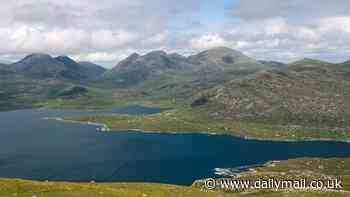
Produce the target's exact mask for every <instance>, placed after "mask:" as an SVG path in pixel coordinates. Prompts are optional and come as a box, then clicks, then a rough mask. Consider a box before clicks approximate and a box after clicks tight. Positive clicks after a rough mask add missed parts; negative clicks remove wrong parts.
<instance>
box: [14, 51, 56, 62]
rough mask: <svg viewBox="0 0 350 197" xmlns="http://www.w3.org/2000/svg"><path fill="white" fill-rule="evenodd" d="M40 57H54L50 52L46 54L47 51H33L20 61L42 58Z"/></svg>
mask: <svg viewBox="0 0 350 197" xmlns="http://www.w3.org/2000/svg"><path fill="white" fill-rule="evenodd" d="M40 59H52V57H51V56H50V55H49V54H45V53H32V54H29V55H27V56H25V57H24V58H23V59H22V60H20V61H30V60H40Z"/></svg>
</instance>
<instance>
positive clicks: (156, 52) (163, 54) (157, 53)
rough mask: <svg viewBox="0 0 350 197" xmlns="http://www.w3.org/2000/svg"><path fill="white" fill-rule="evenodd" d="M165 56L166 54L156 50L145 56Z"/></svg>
mask: <svg viewBox="0 0 350 197" xmlns="http://www.w3.org/2000/svg"><path fill="white" fill-rule="evenodd" d="M166 55H167V53H166V52H165V51H162V50H158V51H151V52H149V53H147V54H146V55H145V56H166Z"/></svg>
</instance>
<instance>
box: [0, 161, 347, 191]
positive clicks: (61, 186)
mask: <svg viewBox="0 0 350 197" xmlns="http://www.w3.org/2000/svg"><path fill="white" fill-rule="evenodd" d="M349 175H350V159H348V158H347V159H316V158H313V159H310V158H304V159H293V160H286V161H281V162H274V163H271V164H269V165H266V166H263V167H259V168H256V169H252V170H250V171H248V172H243V173H240V174H239V176H238V179H241V180H257V179H259V178H263V179H266V178H275V179H276V180H278V179H283V180H286V179H292V180H293V179H296V180H299V179H300V178H307V179H308V180H310V179H312V180H314V179H315V180H318V179H320V180H328V179H333V178H337V179H339V180H341V182H342V186H343V188H342V189H341V190H328V191H325V190H322V191H321V190H293V189H291V190H279V191H272V190H252V189H251V190H246V191H240V192H234V191H220V190H215V191H211V190H210V191H209V190H207V189H205V188H204V187H203V184H202V182H200V181H196V182H195V183H194V184H193V185H192V186H190V187H186V186H176V185H164V184H149V183H67V182H37V181H26V180H18V179H0V196H21V197H33V196H38V197H41V196H43V197H96V196H101V197H114V196H116V197H117V196H118V197H120V196H122V197H185V196H188V197H197V196H198V197H241V196H248V197H252V196H256V197H280V196H288V197H299V196H304V197H319V196H321V197H330V196H331V197H335V196H337V197H338V196H339V197H346V196H349V195H350V192H349V191H350V177H349Z"/></svg>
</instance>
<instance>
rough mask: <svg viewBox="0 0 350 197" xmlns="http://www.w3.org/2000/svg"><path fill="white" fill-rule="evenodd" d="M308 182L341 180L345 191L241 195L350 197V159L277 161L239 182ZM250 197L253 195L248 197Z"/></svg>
mask: <svg viewBox="0 0 350 197" xmlns="http://www.w3.org/2000/svg"><path fill="white" fill-rule="evenodd" d="M269 179H274V180H276V181H277V180H281V181H282V180H301V179H305V180H306V186H308V185H309V184H310V182H311V181H314V180H317V181H323V182H327V181H328V180H335V179H337V180H340V181H341V186H342V188H341V189H333V190H332V189H329V188H328V190H327V191H326V190H322V191H320V190H313V189H310V188H307V189H306V190H298V189H287V190H278V191H273V190H269V189H263V190H262V189H251V188H250V189H248V190H241V191H239V192H240V194H244V195H242V196H245V195H247V194H250V195H252V196H315V197H316V196H350V158H333V159H318V158H300V159H290V160H285V161H274V162H270V163H268V164H266V165H265V166H262V167H258V168H254V169H251V170H250V171H247V172H242V173H240V174H238V176H237V178H236V180H250V181H257V180H269ZM193 186H194V187H198V188H205V187H204V185H203V182H202V181H196V182H195V183H194V184H193ZM248 196H249V195H248Z"/></svg>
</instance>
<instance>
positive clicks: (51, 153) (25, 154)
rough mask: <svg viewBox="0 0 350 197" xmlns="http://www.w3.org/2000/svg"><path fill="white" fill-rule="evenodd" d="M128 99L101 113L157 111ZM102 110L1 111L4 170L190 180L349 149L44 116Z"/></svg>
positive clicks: (37, 176) (41, 176)
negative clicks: (125, 128)
mask: <svg viewBox="0 0 350 197" xmlns="http://www.w3.org/2000/svg"><path fill="white" fill-rule="evenodd" d="M159 111H160V110H159V109H156V108H141V107H130V108H124V109H116V110H111V111H105V112H99V113H130V114H140V113H141V114H148V113H157V112H159ZM87 113H88V114H93V113H97V112H72V111H70V112H65V111H54V110H20V111H12V112H1V113H0V121H1V122H0V177H8V178H24V179H34V180H52V181H53V180H57V181H92V180H94V181H97V182H111V181H123V182H124V181H133V182H135V181H142V182H160V183H172V184H181V185H189V184H191V183H192V182H193V181H194V180H195V179H200V178H208V177H215V174H214V169H215V168H234V167H237V166H246V165H254V164H261V163H264V162H267V161H269V160H283V159H288V158H296V157H350V144H348V143H340V142H290V143H287V142H270V141H255V140H244V139H239V138H234V137H230V136H209V135H200V134H187V135H172V134H169V135H168V134H144V133H136V132H112V133H102V132H97V131H96V127H94V126H88V125H79V124H66V123H60V122H55V121H48V120H43V119H42V118H44V117H62V116H75V115H82V114H87Z"/></svg>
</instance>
